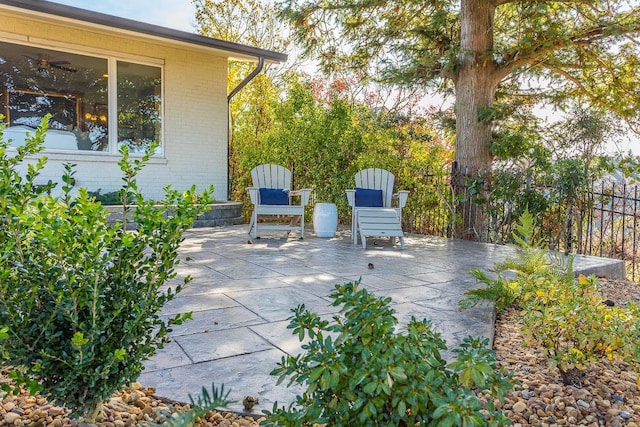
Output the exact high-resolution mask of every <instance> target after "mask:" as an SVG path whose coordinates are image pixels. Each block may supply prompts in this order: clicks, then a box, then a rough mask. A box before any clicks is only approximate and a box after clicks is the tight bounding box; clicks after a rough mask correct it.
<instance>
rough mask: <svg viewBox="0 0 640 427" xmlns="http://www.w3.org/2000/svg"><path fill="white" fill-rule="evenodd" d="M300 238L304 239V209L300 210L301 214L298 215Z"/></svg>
mask: <svg viewBox="0 0 640 427" xmlns="http://www.w3.org/2000/svg"><path fill="white" fill-rule="evenodd" d="M300 238H301V239H304V211H302V215H301V216H300Z"/></svg>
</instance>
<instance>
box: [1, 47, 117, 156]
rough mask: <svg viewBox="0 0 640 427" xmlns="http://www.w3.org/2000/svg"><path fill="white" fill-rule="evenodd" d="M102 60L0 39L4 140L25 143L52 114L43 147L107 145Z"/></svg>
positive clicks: (102, 147) (104, 66)
mask: <svg viewBox="0 0 640 427" xmlns="http://www.w3.org/2000/svg"><path fill="white" fill-rule="evenodd" d="M107 78H108V75H107V60H106V59H104V58H94V57H91V56H85V55H78V54H73V53H68V52H60V51H56V50H51V49H44V48H39V47H33V46H23V45H18V44H13V43H5V42H0V113H2V114H3V115H4V116H5V123H6V125H7V128H6V129H5V139H12V140H13V142H12V144H11V145H12V146H20V145H23V144H24V140H25V133H27V132H31V133H32V132H33V130H34V129H35V128H36V127H37V126H38V125H39V124H40V121H41V119H42V118H43V117H44V116H45V114H47V113H49V114H51V116H52V117H51V120H50V121H49V129H50V130H49V131H48V132H47V135H46V139H45V148H46V149H56V150H88V151H106V150H108V139H109V138H108V126H107V125H108V116H107V113H108V109H107V87H108V85H107Z"/></svg>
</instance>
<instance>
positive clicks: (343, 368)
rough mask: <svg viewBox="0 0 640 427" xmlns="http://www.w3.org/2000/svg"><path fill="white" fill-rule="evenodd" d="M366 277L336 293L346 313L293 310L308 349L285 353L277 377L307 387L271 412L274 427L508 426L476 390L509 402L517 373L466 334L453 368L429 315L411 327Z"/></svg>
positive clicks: (295, 324) (483, 342) (335, 303)
mask: <svg viewBox="0 0 640 427" xmlns="http://www.w3.org/2000/svg"><path fill="white" fill-rule="evenodd" d="M358 285H359V282H355V283H346V284H343V285H336V287H335V291H333V292H332V293H331V295H330V296H331V299H332V300H333V306H340V307H341V311H340V315H337V316H334V317H333V321H332V322H330V321H328V320H323V319H321V318H320V317H319V316H318V315H316V314H314V313H311V312H309V311H308V310H307V309H306V308H305V307H304V305H301V306H299V307H297V308H296V309H294V310H293V312H294V315H293V316H292V317H291V322H290V324H289V328H290V329H293V333H294V334H297V335H298V337H299V339H300V340H301V341H304V340H305V339H308V342H307V343H305V344H303V346H302V348H303V349H304V350H305V353H304V354H299V355H297V356H289V357H283V358H282V361H281V362H280V363H279V364H278V367H277V368H276V369H274V370H273V372H272V373H271V374H272V375H275V376H278V383H281V382H282V381H285V380H286V379H288V381H289V382H288V384H289V386H290V385H292V384H300V385H303V386H304V387H305V391H304V392H303V394H302V395H298V396H297V399H296V403H295V406H294V405H291V406H290V407H289V408H284V407H282V408H278V407H277V403H276V404H274V406H273V411H272V412H269V411H265V413H266V414H267V416H268V421H266V422H265V425H272V426H281V425H284V426H306V425H313V424H314V423H319V424H326V425H331V426H355V425H360V426H369V425H370V426H376V425H380V426H385V425H389V426H390V425H393V426H413V425H439V426H471V425H474V426H501V425H507V424H508V423H509V421H508V420H507V419H506V418H505V417H504V415H503V414H502V413H501V412H500V411H499V410H496V409H495V407H494V406H493V403H492V402H493V399H488V403H487V404H486V405H483V404H482V403H481V402H480V400H479V399H478V397H477V395H476V392H477V393H486V394H487V395H491V396H493V397H497V398H500V399H502V398H503V397H504V394H505V392H506V391H507V390H509V389H510V388H511V384H510V381H509V380H510V378H509V377H507V376H504V375H502V373H501V372H499V370H498V369H497V365H496V361H495V358H494V353H493V351H492V350H490V349H488V348H487V343H488V340H487V339H484V338H482V339H480V338H470V337H469V338H466V339H465V340H464V343H463V344H462V346H461V347H460V348H459V349H457V350H454V353H455V354H456V360H455V361H454V362H452V363H451V364H449V365H447V362H446V361H445V360H444V359H443V357H442V356H441V353H440V352H441V351H442V350H445V349H446V345H445V342H444V340H443V339H442V338H441V337H440V334H439V333H437V332H435V331H434V329H433V327H432V325H431V323H430V322H429V321H427V320H421V321H418V320H416V319H415V318H412V319H411V321H410V322H409V324H408V325H407V327H406V332H403V333H398V332H396V330H395V329H396V326H397V324H398V320H397V319H396V318H395V317H394V310H393V309H392V308H391V307H390V304H391V299H390V298H377V297H375V295H373V294H370V293H368V292H367V291H366V290H365V289H358Z"/></svg>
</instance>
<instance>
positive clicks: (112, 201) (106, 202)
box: [88, 188, 135, 206]
mask: <svg viewBox="0 0 640 427" xmlns="http://www.w3.org/2000/svg"><path fill="white" fill-rule="evenodd" d="M101 191H102V189H101V188H98V189H97V190H96V191H89V192H88V193H89V197H91V198H93V199H94V200H95V201H96V202H100V203H102V205H103V206H113V205H122V204H123V203H122V192H121V191H109V192H106V193H102V192H101ZM134 202H135V200H134V199H133V198H132V197H129V199H128V200H127V202H126V203H129V204H131V203H134Z"/></svg>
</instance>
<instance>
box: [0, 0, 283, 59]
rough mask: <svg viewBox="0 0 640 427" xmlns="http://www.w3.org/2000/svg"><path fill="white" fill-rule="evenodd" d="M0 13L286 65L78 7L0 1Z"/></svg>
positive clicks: (253, 51) (266, 54)
mask: <svg viewBox="0 0 640 427" xmlns="http://www.w3.org/2000/svg"><path fill="white" fill-rule="evenodd" d="M1 9H13V10H15V11H24V12H28V13H30V14H35V15H39V17H41V18H48V19H51V18H54V17H55V18H58V19H60V20H65V21H68V20H71V21H76V22H77V23H78V24H79V25H87V24H89V25H93V26H99V27H103V28H105V27H106V28H107V29H111V30H114V29H116V30H120V31H125V32H132V33H135V34H137V35H141V36H145V37H149V38H153V39H162V40H169V41H173V42H177V43H181V44H184V43H186V44H188V45H194V46H199V47H204V48H210V49H213V50H218V51H224V52H228V53H229V54H230V55H229V56H230V57H233V58H238V59H257V58H263V59H264V60H265V61H267V62H271V63H281V62H286V60H287V55H286V54H283V53H279V52H274V51H270V50H266V49H260V48H256V47H251V46H246V45H243V44H240V43H234V42H229V41H225V40H220V39H214V38H211V37H205V36H202V35H200V34H194V33H189V32H186V31H180V30H175V29H172V28H166V27H162V26H159V25H154V24H148V23H145V22H139V21H135V20H132V19H127V18H121V17H117V16H113V15H107V14H104V13H99V12H94V11H90V10H86V9H81V8H78V7H73V6H67V5H63V4H58V3H52V2H49V1H45V0H38V1H33V0H0V10H1Z"/></svg>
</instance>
